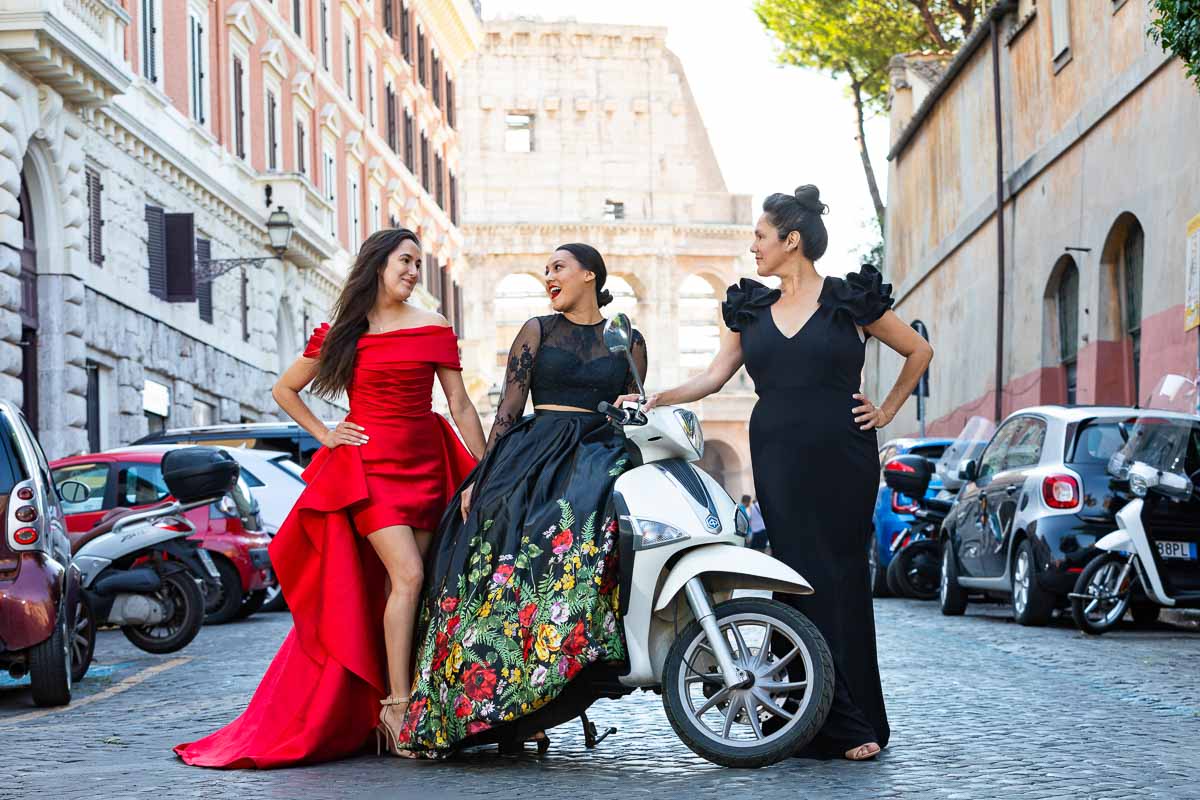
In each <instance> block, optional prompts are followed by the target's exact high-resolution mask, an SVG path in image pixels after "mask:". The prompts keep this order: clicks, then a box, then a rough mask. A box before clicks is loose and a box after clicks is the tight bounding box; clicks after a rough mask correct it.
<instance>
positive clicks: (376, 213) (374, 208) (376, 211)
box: [367, 195, 382, 234]
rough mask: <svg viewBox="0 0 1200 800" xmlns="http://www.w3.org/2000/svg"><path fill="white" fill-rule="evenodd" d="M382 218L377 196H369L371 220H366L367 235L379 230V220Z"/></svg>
mask: <svg viewBox="0 0 1200 800" xmlns="http://www.w3.org/2000/svg"><path fill="white" fill-rule="evenodd" d="M381 217H382V209H381V208H380V206H379V197H378V195H372V196H371V218H370V219H369V220H367V233H368V234H371V233H374V232H375V231H377V230H379V220H380V219H381Z"/></svg>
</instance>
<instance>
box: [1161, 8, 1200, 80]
mask: <svg viewBox="0 0 1200 800" xmlns="http://www.w3.org/2000/svg"><path fill="white" fill-rule="evenodd" d="M1152 5H1153V6H1154V8H1155V9H1156V10H1157V11H1158V16H1156V17H1155V18H1154V21H1153V22H1151V23H1150V25H1151V27H1150V34H1151V35H1152V36H1153V37H1154V41H1155V42H1156V43H1158V44H1160V45H1162V47H1163V48H1164V49H1166V50H1169V51H1170V52H1172V53H1174V54H1175V55H1177V56H1179V59H1180V60H1181V61H1183V67H1184V70H1185V71H1186V72H1187V75H1188V77H1189V78H1191V79H1192V80H1193V81H1195V82H1196V88H1198V89H1200V0H1154V1H1153V3H1152Z"/></svg>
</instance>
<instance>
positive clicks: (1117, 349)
mask: <svg viewBox="0 0 1200 800" xmlns="http://www.w3.org/2000/svg"><path fill="white" fill-rule="evenodd" d="M1151 13H1152V12H1151V9H1150V3H1149V2H1148V0H1115V1H1111V2H1110V0H1088V1H1087V2H1082V1H1076V0H1021V2H1020V3H1015V2H1012V3H1001V4H998V7H997V9H994V11H993V14H992V16H991V20H990V22H989V23H988V24H986V25H983V26H981V28H980V29H979V30H978V31H977V32H976V33H975V35H974V36H972V37H971V39H970V40H968V42H967V43H966V44H965V45H964V46H963V48H962V49H961V50H960V52H959V53H958V54H957V55H956V56H955V57H954V58H953V59H952V60H950V61H949V62H948V63H947V62H942V61H940V60H939V59H938V57H936V56H929V55H920V54H917V55H913V56H906V57H899V58H897V59H895V60H893V64H892V84H891V85H892V94H891V137H892V141H891V152H890V154H889V160H890V167H889V181H888V195H889V197H888V217H887V240H886V248H887V250H886V270H885V275H886V279H887V280H889V281H891V282H892V283H893V284H894V286H895V296H896V300H897V302H896V310H897V312H898V313H899V314H900V315H901V316H902V317H903V318H905V319H906V320H909V321H912V320H916V319H920V320H921V321H923V322H925V324H926V325H927V326H928V329H929V332H930V336H931V341H932V343H933V345H934V348H935V350H936V352H937V355H936V357H935V359H934V362H933V366H932V369H931V373H930V379H931V396H930V398H929V402H928V409H929V411H928V414H927V419H928V421H929V423H930V424H929V425H928V430H929V431H930V432H932V433H954V432H957V430H958V429H959V428H960V427H961V424H962V422H963V421H964V420H965V419H966V418H967V417H969V416H971V415H974V414H981V415H983V416H988V417H991V416H993V415H994V414H995V411H996V409H999V410H1000V412H1001V413H1002V414H1007V413H1009V412H1011V411H1013V410H1015V409H1018V408H1022V407H1025V406H1029V405H1033V404H1037V403H1061V402H1077V403H1117V404H1131V403H1134V402H1135V401H1138V400H1145V398H1146V395H1147V394H1148V393H1149V392H1150V391H1152V390H1153V388H1154V386H1155V383H1156V382H1157V380H1158V379H1159V378H1160V377H1161V376H1162V374H1164V373H1165V372H1171V371H1173V372H1182V373H1185V374H1195V372H1196V369H1197V331H1196V330H1195V329H1194V328H1189V324H1194V321H1190V322H1185V317H1186V315H1185V293H1186V290H1187V283H1188V282H1187V278H1186V275H1187V271H1188V268H1189V265H1188V252H1189V220H1193V219H1194V218H1195V217H1196V215H1197V214H1200V146H1198V145H1197V131H1200V93H1198V92H1197V89H1196V86H1195V85H1194V84H1192V83H1191V82H1190V81H1189V80H1188V79H1187V78H1186V76H1185V75H1184V72H1183V68H1182V66H1181V64H1180V62H1179V61H1178V60H1177V59H1175V58H1173V57H1171V56H1169V55H1167V54H1165V53H1164V52H1163V51H1162V49H1160V48H1159V47H1158V46H1157V45H1155V44H1154V42H1153V41H1152V40H1151V38H1150V37H1149V35H1148V33H1147V31H1148V28H1149V23H1150V19H1151V16H1150V15H1151ZM997 76H998V83H997ZM997 98H998V100H999V113H997V104H996V99H997ZM998 164H999V181H998V176H997V168H998ZM998 208H1002V217H1001V216H998V214H997V209H998ZM1001 220H1002V227H1001V226H1000V224H999V223H1000V222H1001ZM1196 227H1198V226H1197V225H1196V224H1195V223H1194V222H1193V223H1192V225H1191V229H1192V231H1193V234H1192V237H1193V241H1192V243H1191V248H1192V250H1193V256H1192V257H1193V258H1200V246H1198V245H1200V242H1197V241H1196V240H1195V234H1194V231H1195V229H1196ZM1191 268H1192V269H1193V270H1195V269H1198V268H1200V263H1197V264H1194V265H1192V267H1191ZM1001 275H1002V276H1003V283H1001ZM1001 287H1003V292H1001ZM1001 311H1002V316H1001V313H1000V312H1001ZM881 350H882V352H881ZM997 364H998V368H997ZM898 370H899V358H898V357H897V356H896V355H895V354H894V353H891V352H890V351H888V350H887V349H886V348H880V347H879V346H878V344H877V343H876V344H873V345H872V346H871V350H870V358H869V361H868V365H867V369H866V373H865V379H866V382H865V386H866V388H867V389H868V391H869V392H870V393H871V396H872V397H875V398H879V397H882V396H883V395H884V394H885V393H886V391H887V390H888V389H889V388H890V386H891V382H892V381H893V380H894V379H895V376H896V374H897V372H898ZM997 377H999V380H997ZM998 388H999V390H1000V396H999V402H997V395H996V392H997V389H998ZM915 413H916V409H915V404H914V403H909V404H907V405H906V407H905V409H904V410H903V412H902V413H901V415H900V417H899V418H898V419H897V420H896V422H895V423H894V428H895V430H896V432H898V433H899V432H904V431H915V430H916V429H917V421H916V419H915Z"/></svg>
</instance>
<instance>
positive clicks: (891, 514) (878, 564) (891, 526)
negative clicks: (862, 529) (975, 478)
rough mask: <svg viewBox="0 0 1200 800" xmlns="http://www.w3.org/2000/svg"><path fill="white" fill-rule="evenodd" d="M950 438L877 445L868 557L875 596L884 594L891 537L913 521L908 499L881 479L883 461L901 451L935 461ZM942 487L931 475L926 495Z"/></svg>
mask: <svg viewBox="0 0 1200 800" xmlns="http://www.w3.org/2000/svg"><path fill="white" fill-rule="evenodd" d="M953 441H954V440H953V439H936V438H929V437H926V438H923V439H918V438H908V439H892V440H891V441H890V442H887V443H885V444H884V445H883V446H882V447H880V448H879V467H880V477H879V493H878V494H877V495H876V496H875V513H874V516H873V518H872V522H873V524H874V528H873V530H872V532H871V543H870V549H869V550H868V557H869V559H870V565H871V588H872V590H873V591H874V592H875V596H876V597H887V596H888V594H889V592H888V588H887V567H888V564H889V563H890V562H891V560H892V539H894V538H895V537H896V535H897V534H898V533H900V532H901V531H902V530H904V529H905V528H907V527H908V526H909V525H910V524H912V520H913V515H912V512H913V511H914V510H916V506H915V505H913V502H912V500H911V499H909V498H907V497H905V496H904V495H902V494H899V493H898V492H893V491H892V490H891V488H889V487H888V485H887V484H886V483H884V481H883V473H882V469H883V465H884V464H886V463H887V462H888V461H889V460H891V459H892V458H895V457H896V456H902V455H917V456H925V457H926V458H928V459H931V460H934V461H936V460H937V459H938V458H940V457H941V455H942V451H944V450H945V449H946V448H947V447H948V446H949V445H950V443H951V442H953ZM941 489H942V480H941V477H940V476H938V475H934V476H933V480H932V481H931V482H930V484H929V491H928V492H926V494H925V496H926V497H933V496H935V495H936V494H937V493H938V492H939V491H941Z"/></svg>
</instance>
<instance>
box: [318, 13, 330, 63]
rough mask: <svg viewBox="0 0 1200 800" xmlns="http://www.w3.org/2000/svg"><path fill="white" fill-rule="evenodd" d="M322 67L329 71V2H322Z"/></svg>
mask: <svg viewBox="0 0 1200 800" xmlns="http://www.w3.org/2000/svg"><path fill="white" fill-rule="evenodd" d="M320 23H321V66H322V67H324V68H325V71H326V72H328V71H329V0H321V19H320Z"/></svg>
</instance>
